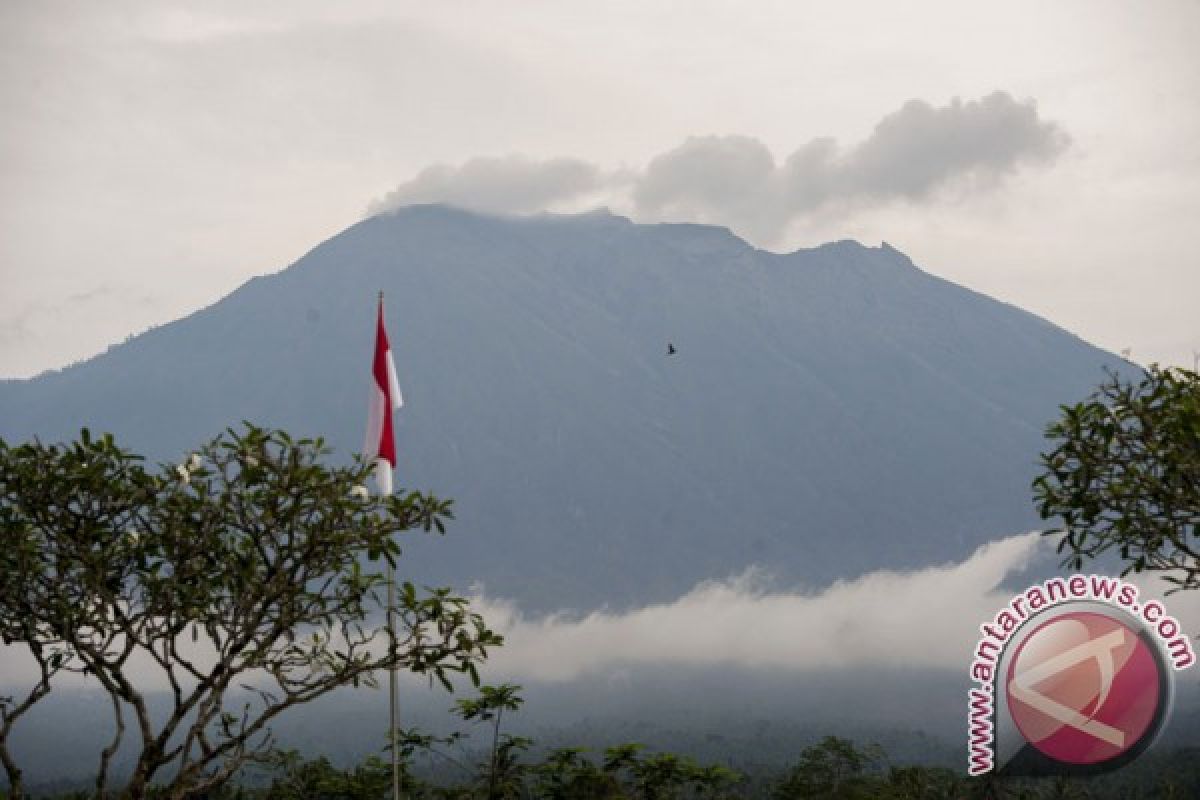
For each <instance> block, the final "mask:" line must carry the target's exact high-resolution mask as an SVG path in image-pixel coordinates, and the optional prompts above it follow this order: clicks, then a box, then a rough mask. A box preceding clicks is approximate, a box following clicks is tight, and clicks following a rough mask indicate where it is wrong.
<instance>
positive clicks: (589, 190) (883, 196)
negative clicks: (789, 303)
mask: <svg viewBox="0 0 1200 800" xmlns="http://www.w3.org/2000/svg"><path fill="white" fill-rule="evenodd" d="M1069 142H1070V139H1069V137H1068V136H1067V134H1066V132H1065V131H1063V130H1062V128H1060V127H1059V126H1058V125H1057V124H1056V123H1054V122H1052V121H1049V120H1045V119H1043V118H1042V117H1041V116H1040V115H1039V113H1038V110H1037V106H1036V104H1035V103H1034V101H1032V100H1025V101H1017V100H1015V99H1013V97H1012V96H1011V95H1009V94H1007V93H1005V92H993V93H992V94H989V95H987V96H986V97H983V98H981V99H979V100H971V101H967V102H964V101H962V100H960V99H958V98H955V99H954V100H952V101H951V102H950V103H949V104H948V105H946V106H943V107H940V108H937V107H934V106H932V105H930V104H929V103H927V102H925V101H923V100H910V101H908V102H907V103H905V104H904V105H903V106H902V107H901V108H900V109H899V110H897V111H894V112H892V113H891V114H888V115H887V116H885V117H884V118H883V119H881V120H880V121H879V123H878V124H877V125H876V126H875V129H874V130H873V131H872V132H871V135H870V136H868V137H867V138H866V139H865V140H863V141H862V142H859V143H858V144H856V145H854V146H853V147H850V148H842V147H841V146H840V145H839V144H838V142H837V141H836V140H835V139H832V138H818V139H813V140H811V141H809V142H808V143H806V144H804V145H801V146H800V147H798V148H797V149H796V150H794V151H793V152H792V153H791V154H790V155H788V156H787V157H786V158H785V159H784V160H783V161H782V163H779V162H777V161H776V159H775V157H774V156H773V155H772V153H771V151H770V150H769V149H768V148H767V146H766V145H765V144H763V143H762V142H761V141H759V140H758V139H755V138H753V137H750V136H693V137H690V138H688V139H687V140H686V141H684V142H683V143H682V144H680V145H679V146H678V147H675V148H674V149H672V150H669V151H667V152H665V153H662V154H660V155H658V156H655V157H654V158H652V159H651V160H650V162H649V163H648V164H647V166H646V167H645V169H643V170H641V171H633V172H631V171H628V170H619V171H611V172H606V171H604V170H602V169H601V168H599V167H597V166H594V165H589V164H587V163H586V162H583V161H580V160H578V159H569V158H559V159H552V160H547V161H534V160H530V159H526V158H522V157H519V156H510V157H508V158H476V159H472V160H470V161H468V162H466V163H465V164H463V165H462V166H459V167H453V166H448V165H444V164H441V165H436V166H433V167H429V168H427V169H425V170H423V171H422V172H421V173H420V174H419V175H417V177H416V178H414V179H413V180H411V181H409V182H407V183H404V184H401V185H400V186H399V187H398V188H397V189H396V190H395V191H393V192H392V193H390V194H389V195H387V196H386V197H385V198H383V199H382V200H380V201H377V202H376V203H374V204H372V206H371V209H370V213H379V212H382V211H388V210H392V209H395V208H398V207H401V206H404V205H409V204H412V203H419V202H445V203H451V204H454V205H461V206H464V207H467V208H472V209H475V210H481V211H492V212H504V213H528V212H532V211H543V210H557V209H559V208H562V207H570V206H578V205H579V204H581V203H585V202H587V201H589V200H595V201H597V202H602V203H604V204H607V205H609V206H612V207H614V208H618V209H622V210H628V212H629V213H630V214H631V215H632V216H634V217H636V218H638V219H642V220H651V221H656V220H668V221H687V222H702V223H710V224H718V225H728V226H730V227H732V228H734V229H735V230H737V231H738V232H739V233H742V234H744V235H746V236H748V237H750V238H751V239H755V240H759V241H765V242H771V241H774V240H775V239H777V238H778V237H779V236H780V235H782V234H783V233H784V231H785V230H786V229H787V227H788V226H789V225H790V224H792V223H793V222H796V221H798V220H801V219H803V218H804V217H805V216H807V215H811V214H814V213H816V212H817V211H819V210H820V211H824V212H825V213H829V212H830V211H833V212H834V213H842V214H845V213H848V212H850V211H852V210H853V209H855V208H861V207H864V206H872V205H882V204H886V203H890V202H894V201H907V202H928V201H930V200H931V199H933V198H934V197H935V196H936V195H937V193H938V192H939V191H940V190H942V189H945V188H948V187H953V186H956V185H957V186H962V187H965V188H966V189H969V190H979V189H984V188H992V187H994V186H996V185H998V184H999V183H1000V182H1001V181H1002V180H1003V179H1004V178H1005V177H1006V176H1009V175H1011V174H1013V173H1014V172H1016V171H1017V170H1018V169H1019V168H1021V167H1024V166H1036V165H1046V164H1050V163H1052V162H1053V161H1054V160H1055V159H1056V158H1057V157H1058V156H1059V155H1060V154H1061V153H1062V152H1063V151H1064V150H1065V149H1066V148H1067V146H1068V145H1069Z"/></svg>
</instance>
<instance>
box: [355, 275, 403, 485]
mask: <svg viewBox="0 0 1200 800" xmlns="http://www.w3.org/2000/svg"><path fill="white" fill-rule="evenodd" d="M371 377H372V381H371V400H370V403H369V404H368V406H367V438H366V441H365V442H364V443H363V456H364V457H366V458H367V459H368V460H371V461H374V462H375V485H376V486H377V487H378V488H379V493H380V494H385V495H386V494H391V493H392V470H394V469H395V468H396V437H395V436H394V434H393V432H392V412H393V411H395V410H397V409H399V408H400V407H401V406H402V405H404V398H403V397H401V396H400V383H399V382H398V381H397V380H396V364H395V362H393V361H392V348H391V346H390V345H389V344H388V338H387V331H386V330H385V329H384V327H383V293H382V292H381V293H380V295H379V320H378V322H377V323H376V326H375V360H374V361H373V362H372V364H371Z"/></svg>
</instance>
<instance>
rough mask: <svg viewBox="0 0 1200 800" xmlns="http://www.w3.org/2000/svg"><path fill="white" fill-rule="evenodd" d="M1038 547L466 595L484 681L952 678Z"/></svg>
mask: <svg viewBox="0 0 1200 800" xmlns="http://www.w3.org/2000/svg"><path fill="white" fill-rule="evenodd" d="M1047 550H1048V546H1047V543H1046V541H1045V539H1044V538H1043V537H1042V536H1041V535H1040V534H1039V533H1037V532H1033V533H1026V534H1021V535H1017V536H1012V537H1009V538H1006V539H1001V540H998V541H995V542H991V543H989V544H986V545H984V546H983V547H981V548H979V549H978V550H977V551H976V552H975V553H974V554H973V555H971V557H970V558H968V559H966V560H965V561H963V562H961V563H954V564H944V565H940V566H931V567H927V568H924V569H920V570H915V571H912V572H894V571H889V570H882V571H879V572H872V573H869V574H867V575H864V576H862V577H859V578H855V579H853V580H841V581H837V582H835V583H833V584H831V585H830V586H827V587H825V588H824V589H821V590H819V591H772V590H768V589H766V588H765V583H766V582H765V581H764V580H763V574H762V573H761V572H755V571H751V572H748V573H746V574H744V575H742V576H740V577H737V578H734V579H730V580H728V581H718V582H709V583H703V584H700V585H698V586H697V587H696V588H694V589H693V590H692V591H690V592H688V593H687V594H685V595H684V596H682V597H680V598H679V599H678V600H675V601H673V602H671V603H665V604H661V605H653V606H647V607H644V608H640V609H635V610H632V611H628V612H624V613H614V612H608V611H595V612H593V613H590V614H587V615H586V616H582V617H571V616H566V615H562V614H551V615H548V616H543V617H528V616H525V615H524V614H522V613H521V612H520V611H519V610H518V609H517V608H516V607H515V606H514V605H512V604H511V603H509V602H507V601H505V600H503V599H497V598H489V597H487V596H486V595H480V596H477V597H475V598H474V600H473V607H474V608H475V610H477V611H479V612H481V613H482V614H483V616H484V618H485V619H486V620H487V622H488V625H489V626H490V627H491V628H492V629H494V630H496V631H497V632H499V633H501V634H503V635H504V637H505V644H504V646H503V647H501V648H497V649H495V650H493V651H492V652H491V656H490V657H489V659H488V662H487V667H486V671H487V680H488V681H489V682H493V683H495V682H499V681H502V680H515V681H517V682H520V681H529V682H538V681H546V682H562V681H573V680H576V679H579V678H586V677H593V676H596V675H607V676H610V677H611V676H619V675H622V674H627V671H628V670H630V669H636V668H637V667H661V666H686V667H717V668H721V667H728V668H739V669H770V670H774V671H776V672H778V671H780V670H782V671H785V672H795V673H798V674H802V673H805V672H816V671H828V670H842V669H858V668H864V669H880V668H882V669H890V668H898V669H901V670H910V671H920V670H951V671H958V670H961V671H962V672H963V674H964V680H965V675H966V669H967V666H968V664H969V661H970V653H971V651H972V649H973V648H974V646H975V644H976V641H977V640H978V637H979V626H980V625H981V624H982V623H984V622H987V621H989V620H991V619H993V618H994V616H995V614H996V613H997V612H998V611H999V610H1000V609H1001V608H1003V607H1004V606H1006V605H1007V604H1008V602H1009V600H1011V598H1012V597H1013V595H1014V594H1015V592H1014V591H1013V587H1012V586H1009V585H1007V583H1008V579H1011V577H1012V576H1013V575H1015V574H1017V573H1020V572H1021V571H1022V570H1024V569H1026V568H1027V567H1028V566H1029V565H1030V564H1031V563H1032V562H1033V561H1034V560H1035V559H1037V558H1038V556H1039V555H1045V554H1046V552H1047ZM1038 579H1040V578H1034V579H1033V580H1038ZM1134 582H1135V583H1137V584H1138V585H1139V587H1140V589H1141V593H1142V596H1143V597H1155V596H1156V597H1160V598H1161V597H1163V594H1164V592H1165V590H1166V589H1167V588H1168V587H1167V586H1166V585H1165V584H1163V583H1161V582H1160V581H1158V580H1157V579H1156V578H1151V577H1148V576H1144V577H1141V578H1139V579H1137V580H1135V581H1134ZM1016 588H1017V589H1023V588H1024V585H1021V586H1018V587H1016ZM1164 604H1165V606H1166V608H1167V610H1168V613H1170V614H1171V615H1172V616H1174V617H1175V618H1176V619H1177V620H1179V622H1180V623H1181V624H1182V626H1183V630H1184V632H1186V633H1188V634H1189V635H1192V636H1195V635H1196V634H1200V592H1183V593H1178V594H1173V595H1170V596H1169V597H1166V598H1165V600H1164ZM181 644H182V646H183V647H184V649H185V650H186V651H187V652H190V654H191V656H192V657H193V659H194V660H196V661H198V662H204V663H206V662H207V660H208V659H209V658H210V657H211V653H210V652H209V651H208V650H207V649H206V648H205V647H204V645H203V643H200V644H196V645H192V644H191V643H190V642H189V641H187V637H183V638H181ZM130 669H131V672H132V673H133V674H134V675H135V676H136V680H137V681H138V682H139V683H141V684H142V686H143V687H144V688H148V689H161V690H165V689H166V688H167V684H166V682H165V679H164V677H163V675H162V672H161V670H160V669H159V668H158V667H157V666H155V665H154V664H153V663H152V662H151V661H150V659H149V658H146V657H143V656H139V658H136V659H134V661H133V662H132V663H131V667H130ZM34 676H35V672H34V670H33V666H32V662H31V660H30V659H29V657H28V655H27V653H26V652H25V651H24V649H23V648H21V647H20V646H16V645H14V646H9V647H0V686H3V687H20V686H23V685H28V684H29V682H30V681H32V680H33V679H34ZM248 679H250V680H254V678H253V676H251V677H249V678H248ZM254 682H258V681H254ZM61 684H62V685H64V686H68V687H69V686H80V685H88V684H87V683H86V681H84V680H83V679H80V678H79V677H78V676H65V677H64V678H63V679H62V681H61Z"/></svg>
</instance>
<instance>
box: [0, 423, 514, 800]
mask: <svg viewBox="0 0 1200 800" xmlns="http://www.w3.org/2000/svg"><path fill="white" fill-rule="evenodd" d="M328 454H329V451H328V449H327V448H326V447H325V446H324V443H323V442H322V441H321V440H320V439H317V440H309V439H300V440H294V439H292V438H291V437H289V436H288V435H287V434H286V433H283V432H280V431H268V430H263V429H260V428H256V427H254V426H251V425H247V426H246V427H245V428H244V429H243V430H241V431H233V430H230V431H227V432H226V433H225V434H223V435H222V436H220V437H218V438H217V439H215V440H213V441H212V442H210V443H209V444H208V445H206V446H205V447H203V448H201V449H200V450H199V451H198V452H197V453H194V454H192V455H190V456H189V457H188V458H187V459H186V460H185V461H184V463H181V464H176V465H161V466H160V467H158V468H155V469H149V468H146V467H145V466H144V464H143V459H142V458H141V457H139V456H137V455H135V454H133V453H130V452H128V451H126V450H124V449H122V448H120V447H119V446H118V445H117V444H116V443H115V442H114V441H113V439H112V437H111V436H103V437H100V438H94V437H92V436H91V435H90V434H89V433H88V432H87V431H86V430H85V431H84V432H83V434H82V436H81V437H80V439H79V440H78V441H76V442H73V443H71V444H67V445H45V444H42V443H40V442H37V441H34V442H31V443H26V444H22V445H17V446H10V445H8V444H6V443H4V442H3V441H0V526H2V529H3V531H4V536H5V547H4V548H2V552H3V555H0V570H2V572H0V636H3V639H4V641H5V643H16V644H19V645H24V646H25V647H26V648H27V649H28V650H29V652H30V653H31V655H32V656H33V658H34V660H35V661H36V662H37V663H38V664H39V669H40V672H41V679H40V680H39V681H38V682H37V685H36V686H35V687H34V688H33V690H32V691H31V692H30V693H29V694H28V695H26V696H25V698H24V699H23V700H20V701H18V700H16V699H10V700H9V701H8V702H7V703H5V705H4V707H3V708H4V717H3V721H2V727H0V757H2V758H0V760H3V764H4V766H5V768H6V770H7V774H8V778H9V783H10V785H11V786H12V791H13V793H14V795H17V796H19V793H20V791H21V775H20V771H19V769H17V768H16V765H15V764H12V763H11V761H12V759H11V753H10V750H9V747H8V744H9V741H10V734H11V732H12V728H13V725H14V724H15V722H16V721H17V719H18V718H19V717H20V715H21V714H22V713H24V712H25V711H27V710H28V708H29V706H30V705H32V702H36V700H37V699H39V698H40V696H44V692H42V689H43V688H48V687H49V684H50V682H51V680H52V679H53V678H54V676H55V672H56V671H59V670H71V671H75V672H81V673H84V674H86V675H88V676H90V677H91V678H92V679H94V680H95V681H96V682H98V683H99V685H100V687H101V688H102V689H103V690H104V691H105V692H107V693H108V695H109V696H110V698H111V699H112V706H113V722H114V735H113V740H112V743H111V745H110V746H109V747H108V748H105V749H104V751H103V752H102V753H100V754H99V756H98V759H99V760H98V777H97V794H98V795H103V794H104V793H105V791H106V782H107V780H108V768H109V763H110V761H111V759H112V757H113V755H114V754H115V752H116V750H117V748H118V746H119V745H120V743H121V741H122V740H123V738H124V736H125V734H126V728H127V725H130V724H131V725H132V727H133V729H134V731H135V732H136V737H137V743H138V757H137V761H136V765H135V767H134V770H133V774H132V776H131V778H130V781H129V784H128V785H127V786H126V787H125V788H124V793H125V794H128V795H129V796H131V797H135V798H137V797H142V796H145V794H146V792H147V791H148V788H149V786H150V784H151V781H155V782H157V783H159V784H161V785H162V791H163V792H164V793H165V794H166V796H168V797H190V796H199V795H202V794H204V793H206V792H208V791H210V790H211V789H212V788H213V787H215V786H218V785H220V784H222V783H224V782H225V781H227V780H228V779H229V778H230V777H231V776H232V775H234V774H235V773H236V772H237V771H238V770H239V769H240V768H241V767H242V766H243V765H245V764H247V763H249V762H255V761H261V760H263V759H265V758H267V757H268V755H269V753H270V749H271V744H272V740H271V736H270V729H269V724H270V722H271V721H272V720H273V719H274V718H275V717H276V716H278V715H279V714H280V713H282V712H284V711H286V710H287V709H288V708H291V707H294V706H296V705H298V704H302V703H307V702H310V701H312V700H314V699H316V698H318V697H320V696H322V695H324V694H327V693H329V692H331V691H333V690H334V689H337V688H339V687H342V686H348V685H355V686H356V685H359V684H361V683H364V682H366V683H370V682H372V680H373V676H374V674H375V673H376V672H377V671H378V670H380V669H389V668H393V667H396V668H402V669H405V670H410V671H413V672H417V673H422V674H428V675H429V676H430V677H431V679H434V678H436V679H437V680H439V681H441V682H443V683H444V684H446V685H449V677H448V674H449V673H453V672H459V673H465V674H467V675H469V676H470V677H471V679H472V680H473V681H475V682H476V683H477V682H478V676H477V674H476V665H477V663H478V662H479V661H480V660H482V659H483V658H485V657H486V655H487V648H488V647H490V646H493V645H496V644H499V643H500V638H499V637H498V636H496V635H495V634H494V633H493V632H492V631H490V630H489V629H488V628H487V627H486V625H485V624H484V621H483V620H482V618H480V617H479V616H478V615H477V614H474V613H472V612H471V610H470V608H469V607H468V605H467V603H466V601H465V600H464V599H462V598H461V597H457V596H455V595H454V594H452V593H451V591H450V590H448V589H432V590H426V591H418V590H417V589H416V588H415V587H414V586H413V585H412V584H411V583H404V584H403V586H402V587H401V590H400V591H399V592H398V593H397V595H398V599H397V602H396V606H395V608H394V613H395V615H396V618H397V620H398V624H397V626H396V635H395V636H394V637H393V636H391V635H390V634H389V633H388V632H387V631H386V629H383V628H381V626H380V624H379V622H380V620H382V618H383V612H384V611H385V610H386V607H385V602H384V600H383V599H382V598H383V592H382V588H383V582H384V578H383V576H382V575H381V574H380V573H379V571H378V569H377V568H378V567H379V566H381V565H382V563H383V562H384V561H387V562H389V563H393V564H394V563H395V560H396V558H397V557H398V556H399V555H400V548H399V546H398V544H397V542H396V540H395V538H394V535H395V534H398V533H403V532H406V531H410V530H422V531H426V532H428V531H438V532H441V531H443V530H444V524H445V521H446V520H447V519H449V518H451V516H452V514H451V508H450V503H449V502H448V501H444V500H440V499H438V498H436V497H434V496H433V495H429V494H424V493H420V492H401V493H398V494H396V495H393V496H390V497H372V496H370V495H368V493H367V492H366V490H365V488H363V483H364V481H365V479H366V476H367V472H368V468H367V467H366V466H365V465H362V464H355V465H353V466H330V465H329V464H327V463H326V460H325V457H326V456H327V455H328ZM364 560H365V561H366V564H365V565H364ZM156 688H161V689H164V690H165V691H166V692H167V694H168V696H169V699H170V704H169V710H168V712H167V713H166V714H165V715H154V714H151V712H150V709H149V705H148V694H149V693H150V692H151V691H152V690H154V689H156ZM39 692H42V694H41V695H39ZM31 700H32V702H30V701H31Z"/></svg>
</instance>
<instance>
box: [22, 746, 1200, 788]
mask: <svg viewBox="0 0 1200 800" xmlns="http://www.w3.org/2000/svg"><path fill="white" fill-rule="evenodd" d="M453 738H454V737H446V738H442V739H439V738H436V737H431V736H426V735H421V734H417V733H415V732H411V731H409V732H406V733H405V734H404V736H403V737H402V742H401V750H402V751H403V752H404V753H405V757H404V759H403V760H402V762H401V782H402V789H403V791H404V794H405V796H406V797H408V798H411V800H525V799H526V798H528V799H530V800H533V799H534V798H536V799H537V800H542V799H543V798H546V799H549V800H692V799H693V798H696V799H697V800H698V799H699V798H714V799H715V798H764V799H768V800H793V799H795V800H800V799H801V798H822V799H823V800H874V799H875V798H879V799H880V800H910V799H912V800H917V799H918V798H919V799H920V800H943V799H944V800H959V799H960V798H961V799H966V798H981V799H983V798H997V800H1000V799H1001V798H1013V800H1017V799H1018V798H1020V799H1021V800H1042V799H1043V798H1045V799H1046V800H1050V799H1051V798H1061V799H1066V798H1073V799H1078V800H1082V799H1084V798H1088V799H1090V800H1107V799H1108V798H1113V799H1114V800H1115V799H1116V798H1121V799H1122V800H1134V799H1135V798H1147V799H1149V798H1194V797H1200V748H1185V749H1179V750H1174V751H1167V752H1161V753H1153V754H1149V755H1147V756H1144V757H1143V758H1142V759H1140V760H1139V761H1137V762H1135V763H1134V764H1132V765H1130V766H1128V767H1126V768H1124V769H1122V770H1120V771H1118V772H1115V773H1111V774H1108V775H1104V776H1098V777H1093V778H1045V779H1005V778H1001V777H995V776H990V777H984V778H967V777H965V776H964V775H961V774H959V773H957V772H955V771H954V770H951V769H947V768H944V767H930V766H922V765H888V762H887V757H886V754H885V753H884V752H883V751H882V750H881V749H880V748H878V747H876V746H874V745H859V744H856V743H854V742H851V741H850V740H848V739H842V738H839V737H833V736H830V737H826V738H825V739H823V740H821V741H820V742H819V743H817V744H815V745H812V746H811V747H808V748H806V749H805V750H803V751H801V752H800V754H799V757H798V758H797V760H796V762H795V763H794V764H793V765H791V766H790V767H788V768H787V769H785V770H783V771H781V772H776V773H773V774H771V773H760V774H746V773H741V772H738V771H736V770H733V769H730V768H729V767H727V766H725V765H722V764H700V763H697V762H696V761H694V760H693V759H691V758H689V757H687V756H681V755H677V754H674V753H667V752H650V751H649V750H648V749H647V748H644V747H642V746H641V745H638V744H622V745H618V746H615V747H610V748H607V749H605V750H603V751H602V752H598V753H592V752H588V751H585V750H584V749H582V748H573V747H568V748H557V749H553V750H550V751H547V752H546V753H544V754H542V755H541V756H539V757H527V756H528V754H529V753H530V752H531V749H532V746H533V742H532V741H530V740H529V739H525V738H522V737H507V736H504V735H503V734H502V735H501V736H500V739H499V741H498V742H497V744H498V746H497V749H496V755H495V757H493V756H491V755H490V754H487V753H485V754H482V755H481V757H480V758H477V759H476V760H475V761H473V762H466V761H463V760H462V758H461V755H460V754H457V753H455V752H452V751H449V750H443V749H442V747H441V746H447V745H450V744H452V743H453V741H452V740H453ZM424 759H434V760H442V761H443V763H444V764H445V765H448V766H450V767H452V768H453V769H454V770H457V771H459V773H460V777H459V779H457V780H453V779H448V778H447V772H446V771H445V770H441V769H439V770H427V769H422V768H421V766H420V763H421V762H422V761H423V760H424ZM434 773H436V774H439V775H441V776H442V777H441V779H434V778H433V777H431V776H432V774H434ZM391 785H392V784H391V764H390V761H389V758H388V756H387V754H385V755H384V756H378V755H373V756H370V757H368V758H367V759H366V760H365V761H363V762H362V763H360V764H357V765H355V766H352V767H348V768H340V767H337V766H335V765H333V764H332V763H331V762H330V761H329V760H328V759H327V758H324V757H316V758H303V757H301V756H300V755H299V754H297V753H295V752H280V753H276V754H275V755H274V757H273V758H272V760H271V762H270V763H267V764H264V765H263V766H262V770H261V771H257V772H255V773H250V774H247V775H246V776H244V778H243V781H242V782H240V783H236V784H229V785H226V786H224V787H222V788H221V789H218V790H216V791H214V792H212V793H210V794H207V795H203V796H201V797H202V798H203V800H388V799H389V798H390V797H391ZM157 794H158V792H157V791H155V790H154V789H152V790H151V795H150V796H152V797H154V796H155V795H157ZM35 796H40V797H45V798H55V800H87V799H89V798H92V797H94V793H93V792H92V791H76V792H66V793H62V792H60V793H58V794H45V793H43V794H38V795H35ZM0 797H4V795H3V793H2V792H0Z"/></svg>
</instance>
